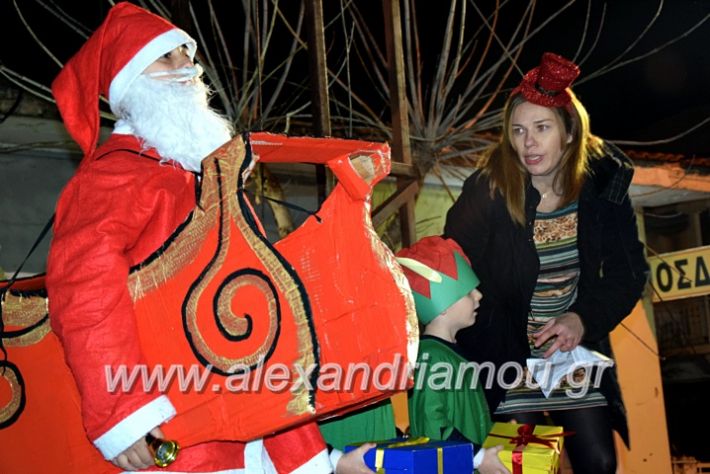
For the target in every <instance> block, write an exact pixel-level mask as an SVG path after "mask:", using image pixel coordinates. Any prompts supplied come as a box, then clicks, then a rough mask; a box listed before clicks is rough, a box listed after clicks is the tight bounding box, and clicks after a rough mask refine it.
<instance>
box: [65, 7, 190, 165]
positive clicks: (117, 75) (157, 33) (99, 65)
mask: <svg viewBox="0 0 710 474" xmlns="http://www.w3.org/2000/svg"><path fill="white" fill-rule="evenodd" d="M182 45H186V46H187V49H188V52H189V54H190V57H191V58H193V57H194V56H195V51H196V49H197V43H196V42H195V40H194V39H192V38H191V37H190V35H188V34H187V33H185V32H184V31H183V30H181V29H179V28H176V27H175V26H174V25H173V24H171V23H170V22H168V21H167V20H165V19H164V18H161V17H159V16H157V15H154V14H153V13H150V12H149V11H147V10H144V9H142V8H140V7H137V6H135V5H133V4H131V3H128V2H121V3H118V4H116V5H115V6H114V7H113V8H111V10H109V12H108V15H107V16H106V18H105V19H104V22H103V23H102V24H101V26H99V28H98V29H97V30H96V31H95V32H94V34H92V35H91V37H90V38H89V39H88V40H87V41H86V43H85V44H84V46H82V47H81V49H80V50H79V52H77V53H76V54H75V55H74V56H73V57H72V58H71V59H70V60H69V61H68V62H67V63H66V65H65V66H64V68H63V69H62V70H61V72H60V73H59V75H58V76H57V78H56V79H55V80H54V82H53V83H52V93H53V94H54V98H55V99H56V100H57V106H58V107H59V112H60V113H61V114H62V118H63V119H64V125H65V126H66V128H67V131H68V132H69V134H70V135H71V136H72V138H74V140H76V142H77V143H78V144H79V146H80V147H81V149H82V151H83V152H84V156H85V157H86V156H89V155H91V154H92V153H93V152H94V150H95V149H96V145H97V142H98V139H99V96H101V95H103V96H104V97H106V98H108V101H109V104H110V105H111V110H112V111H113V112H114V113H115V112H116V110H117V106H118V105H119V104H120V102H121V99H123V97H124V96H125V94H126V91H127V90H128V88H129V87H130V86H131V83H132V82H133V81H134V80H135V79H136V78H137V77H138V76H139V75H140V74H141V73H142V72H143V71H144V70H145V68H146V67H148V66H150V65H151V64H152V63H153V62H154V61H155V60H156V59H158V58H159V57H160V56H162V55H163V54H165V53H168V52H170V51H171V50H173V49H175V48H177V47H179V46H182Z"/></svg>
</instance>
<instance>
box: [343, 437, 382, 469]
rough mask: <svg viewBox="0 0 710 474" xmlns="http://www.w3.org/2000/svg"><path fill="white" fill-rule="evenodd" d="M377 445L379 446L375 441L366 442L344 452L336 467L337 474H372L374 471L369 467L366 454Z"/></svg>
mask: <svg viewBox="0 0 710 474" xmlns="http://www.w3.org/2000/svg"><path fill="white" fill-rule="evenodd" d="M375 446H377V445H376V444H375V443H365V444H363V445H361V446H358V448H357V449H354V450H352V451H350V452H349V453H347V454H343V455H342V456H341V458H340V460H339V461H338V465H337V466H336V467H335V474H372V473H373V472H374V471H373V470H372V469H370V468H369V467H367V464H365V459H364V456H365V453H366V452H368V451H369V450H370V449H372V448H374V447H375Z"/></svg>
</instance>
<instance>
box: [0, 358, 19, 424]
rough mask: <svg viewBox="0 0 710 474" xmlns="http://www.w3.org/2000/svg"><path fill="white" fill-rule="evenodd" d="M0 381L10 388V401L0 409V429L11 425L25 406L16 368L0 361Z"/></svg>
mask: <svg viewBox="0 0 710 474" xmlns="http://www.w3.org/2000/svg"><path fill="white" fill-rule="evenodd" d="M0 380H5V382H6V383H7V384H8V385H9V386H10V400H9V401H8V402H7V403H6V404H5V406H2V407H0V429H2V428H6V427H8V426H10V425H12V424H13V423H14V422H15V420H17V418H18V417H19V416H20V414H21V413H22V410H23V408H24V405H25V388H24V383H23V381H22V376H21V375H20V371H19V370H18V369H17V366H16V365H15V364H13V363H11V362H8V361H0Z"/></svg>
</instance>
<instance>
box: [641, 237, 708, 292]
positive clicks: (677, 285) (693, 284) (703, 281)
mask: <svg viewBox="0 0 710 474" xmlns="http://www.w3.org/2000/svg"><path fill="white" fill-rule="evenodd" d="M648 263H649V265H650V266H651V282H652V284H653V288H654V289H655V291H654V292H653V301H654V302H658V301H670V300H677V299H681V298H692V297H694V296H702V295H707V294H710V245H709V246H705V247H696V248H692V249H686V250H681V251H678V252H670V253H664V254H660V255H658V256H655V257H649V259H648Z"/></svg>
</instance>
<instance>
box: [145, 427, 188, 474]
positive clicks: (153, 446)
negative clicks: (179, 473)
mask: <svg viewBox="0 0 710 474" xmlns="http://www.w3.org/2000/svg"><path fill="white" fill-rule="evenodd" d="M145 442H146V443H148V448H149V449H150V452H151V453H152V454H153V462H155V465H156V466H158V467H167V466H169V465H170V464H172V463H173V462H174V461H175V459H177V455H178V452H179V451H180V445H179V444H177V442H176V441H172V440H165V439H161V438H156V437H155V436H153V435H152V434H150V433H148V434H147V435H145Z"/></svg>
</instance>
